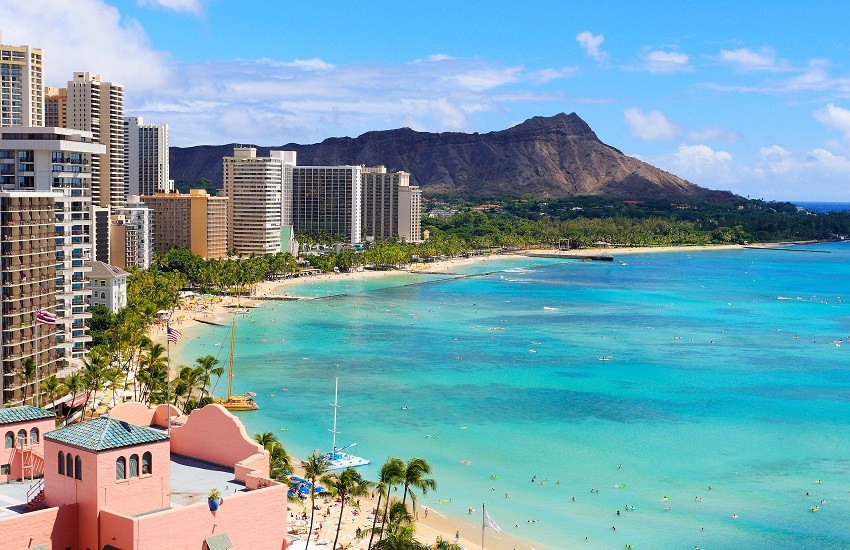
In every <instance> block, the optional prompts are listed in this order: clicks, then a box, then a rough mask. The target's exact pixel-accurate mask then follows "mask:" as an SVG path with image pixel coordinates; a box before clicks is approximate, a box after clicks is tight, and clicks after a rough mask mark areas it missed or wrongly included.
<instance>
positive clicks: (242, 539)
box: [0, 403, 288, 550]
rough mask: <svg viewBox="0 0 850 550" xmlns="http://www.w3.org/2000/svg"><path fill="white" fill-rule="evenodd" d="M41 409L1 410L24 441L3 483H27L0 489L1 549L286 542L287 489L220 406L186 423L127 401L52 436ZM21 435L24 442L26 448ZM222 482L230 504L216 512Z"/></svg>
mask: <svg viewBox="0 0 850 550" xmlns="http://www.w3.org/2000/svg"><path fill="white" fill-rule="evenodd" d="M32 409H34V410H32ZM9 411H17V412H9ZM35 411H40V412H38V413H37V412H35ZM4 413H5V416H3V415H4ZM43 413H44V411H42V410H41V409H36V408H34V407H16V408H14V409H3V410H0V430H1V431H3V432H4V433H6V432H11V433H12V434H13V435H14V438H15V439H13V447H12V449H13V451H12V452H9V450H8V449H6V451H7V452H6V453H5V454H4V458H3V460H6V459H7V458H9V459H10V460H9V461H8V464H9V467H8V468H4V471H7V470H8V472H9V473H8V474H7V475H6V478H5V479H4V478H0V479H3V481H7V480H20V479H21V478H26V479H24V480H23V481H17V482H16V481H11V482H9V483H6V484H5V485H0V497H3V498H2V499H0V550H6V549H10V550H18V549H22V548H45V549H47V548H52V549H54V550H69V549H70V550H84V549H85V550H95V549H97V550H106V549H113V550H131V549H138V550H148V549H150V550H153V549H163V548H168V549H175V550H179V549H187V550H188V549H193V550H204V549H209V550H218V549H225V548H252V549H253V548H261V549H263V548H265V549H274V550H279V549H281V548H285V547H286V543H285V537H286V517H287V513H286V512H287V510H286V505H287V490H288V487H287V486H286V485H283V484H279V483H277V482H275V481H274V480H271V479H269V477H268V476H269V455H268V451H266V450H265V449H263V448H262V446H261V445H259V444H258V443H256V442H254V441H253V440H252V439H251V438H250V437H249V436H248V434H247V433H246V432H245V428H244V426H243V425H242V423H241V422H239V420H238V419H237V418H236V417H235V416H233V415H232V414H230V413H229V412H228V411H226V410H225V409H224V408H223V407H221V406H219V405H208V406H206V407H204V408H203V409H198V410H195V411H193V412H192V414H191V415H189V417H188V418H186V417H176V416H175V415H176V414H177V411H176V409H174V408H173V407H167V406H165V405H161V406H160V407H158V408H157V409H156V410H152V409H148V408H147V407H145V406H144V405H141V404H139V403H124V404H122V405H119V406H118V407H115V408H114V409H113V410H112V411H111V412H110V415H109V416H103V417H99V418H95V419H93V420H88V421H85V422H81V423H78V424H72V425H70V426H66V427H64V428H60V429H58V430H53V431H50V430H51V429H52V428H53V426H54V420H53V418H52V417H51V416H49V415H48V416H47V417H46V418H45V415H44V414H43ZM168 414H171V415H172V428H171V432H170V435H169V433H168V431H167V430H166V429H164V428H163V425H164V424H167V423H168V417H167V415H168ZM32 430H36V431H35V432H33V431H32ZM19 433H26V435H27V440H26V443H25V444H22V445H18V439H17V438H18V434H19ZM35 433H37V434H38V435H37V436H33V435H31V434H35ZM7 435H8V434H7ZM36 438H37V440H38V441H37V442H36ZM24 448H28V449H29V450H28V451H25V450H24ZM26 453H29V454H30V455H32V456H31V458H33V460H32V463H33V464H34V465H35V466H33V467H32V468H28V469H27V467H26V464H28V462H27V461H26V460H25V454H26ZM7 455H8V456H7ZM36 457H37V458H36ZM16 465H17V466H16ZM30 472H32V475H28V474H29V473H30ZM21 473H23V474H27V475H21ZM39 475H43V477H42V478H41V479H37V480H35V482H32V481H31V480H32V478H33V477H38V476H39ZM214 488H215V489H218V490H219V491H220V492H221V494H222V497H223V501H222V503H221V505H220V507H219V508H218V509H217V510H215V511H212V510H211V509H210V508H211V506H210V505H209V503H208V502H207V495H208V493H209V491H210V490H211V489H214ZM16 500H19V501H20V502H19V504H18V505H11V506H9V505H4V504H5V503H7V502H14V501H16ZM30 509H32V510H31V511H30Z"/></svg>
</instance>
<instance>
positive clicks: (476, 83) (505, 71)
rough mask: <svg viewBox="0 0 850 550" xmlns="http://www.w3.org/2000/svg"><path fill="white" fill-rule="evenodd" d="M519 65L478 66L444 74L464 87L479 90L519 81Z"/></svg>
mask: <svg viewBox="0 0 850 550" xmlns="http://www.w3.org/2000/svg"><path fill="white" fill-rule="evenodd" d="M521 70H522V69H521V68H520V67H505V68H499V67H480V68H473V69H471V70H468V71H464V72H461V73H458V74H454V75H450V76H446V77H445V78H446V79H448V80H454V81H456V82H457V83H458V84H460V85H461V86H463V87H464V88H466V89H469V90H472V91H476V92H481V91H484V90H489V89H491V88H496V87H499V86H502V85H504V84H510V83H513V82H518V81H519V73H520V71H521Z"/></svg>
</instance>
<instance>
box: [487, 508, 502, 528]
mask: <svg viewBox="0 0 850 550" xmlns="http://www.w3.org/2000/svg"><path fill="white" fill-rule="evenodd" d="M484 527H489V528H490V529H492V530H493V531H495V532H497V533H501V532H502V529H501V528H500V527H499V526H498V525H496V522H495V521H493V518H491V517H490V514H488V513H487V510H484Z"/></svg>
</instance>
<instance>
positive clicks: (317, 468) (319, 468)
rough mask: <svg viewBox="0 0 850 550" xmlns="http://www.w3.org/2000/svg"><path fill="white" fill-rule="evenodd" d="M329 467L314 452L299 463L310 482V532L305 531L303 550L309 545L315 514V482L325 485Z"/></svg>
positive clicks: (327, 463)
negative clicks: (305, 542)
mask: <svg viewBox="0 0 850 550" xmlns="http://www.w3.org/2000/svg"><path fill="white" fill-rule="evenodd" d="M329 466H330V463H329V462H328V460H327V459H326V458H325V455H320V454H317V453H315V452H313V454H312V455H310V457H309V458H308V459H307V460H302V461H301V467H302V468H304V477H305V478H307V479H309V480H310V530H309V531H307V544H306V545H305V546H304V550H307V546H308V545H309V544H310V535H312V534H313V516H314V515H315V513H316V482H317V481H322V482H323V483H325V482H327V481H330V478H329V477H328V476H327V472H328V467H329Z"/></svg>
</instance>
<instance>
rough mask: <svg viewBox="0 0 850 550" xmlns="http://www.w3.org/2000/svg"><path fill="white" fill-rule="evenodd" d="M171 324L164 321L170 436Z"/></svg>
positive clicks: (166, 412) (166, 397) (166, 409)
mask: <svg viewBox="0 0 850 550" xmlns="http://www.w3.org/2000/svg"><path fill="white" fill-rule="evenodd" d="M170 332H171V324H170V323H168V322H166V323H165V363H166V371H165V387H166V390H165V414H167V415H168V437H171V335H170V334H169V333H170Z"/></svg>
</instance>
